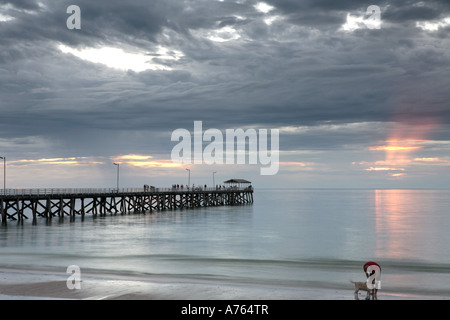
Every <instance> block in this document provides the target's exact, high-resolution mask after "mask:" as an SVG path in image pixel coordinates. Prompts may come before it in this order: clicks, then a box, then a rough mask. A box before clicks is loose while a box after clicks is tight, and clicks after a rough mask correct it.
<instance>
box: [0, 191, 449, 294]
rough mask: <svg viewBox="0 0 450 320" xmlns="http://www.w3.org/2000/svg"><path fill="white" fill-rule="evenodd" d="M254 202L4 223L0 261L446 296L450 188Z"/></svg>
mask: <svg viewBox="0 0 450 320" xmlns="http://www.w3.org/2000/svg"><path fill="white" fill-rule="evenodd" d="M254 198H255V203H254V204H253V205H246V206H237V207H210V208H200V209H195V210H192V209H190V210H174V211H164V212H158V213H152V214H145V215H143V214H133V215H121V214H118V215H107V216H105V217H96V218H94V217H86V218H85V220H84V221H81V219H80V218H79V217H77V219H76V220H75V221H74V222H70V221H69V219H68V218H66V219H64V221H60V220H59V219H58V218H56V219H55V218H54V219H52V221H51V222H46V221H45V219H41V220H38V222H37V225H32V224H31V223H30V222H25V223H23V224H21V225H19V224H17V222H9V223H8V225H7V226H6V227H5V226H2V227H0V267H7V268H16V267H18V268H21V269H44V270H45V269H49V270H51V269H55V268H62V269H64V270H65V268H67V266H69V265H78V266H80V268H81V269H82V270H89V271H95V272H100V273H118V274H123V275H133V276H142V277H146V276H150V275H151V276H155V275H156V276H164V277H171V276H177V277H184V278H195V279H214V280H220V281H236V282H242V283H256V284H258V283H261V284H270V285H275V286H281V287H294V288H295V287H303V286H309V287H320V288H349V280H355V281H364V280H365V276H364V274H363V271H362V265H363V264H364V263H365V262H366V261H369V260H374V261H377V262H378V263H379V264H380V265H381V267H382V290H384V291H386V292H389V291H391V292H409V293H414V292H418V293H419V292H420V293H424V292H425V293H430V294H439V295H444V296H449V297H450V250H449V244H450V212H449V211H450V190H341V189H339V190H336V189H330V190H323V189H321V190H312V189H298V190H292V189H289V190H258V189H257V190H256V191H255V194H254Z"/></svg>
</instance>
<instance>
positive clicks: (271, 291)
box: [0, 269, 450, 302]
mask: <svg viewBox="0 0 450 320" xmlns="http://www.w3.org/2000/svg"><path fill="white" fill-rule="evenodd" d="M68 277H69V275H68V274H67V275H66V274H52V273H48V272H44V271H25V270H19V271H18V270H10V269H1V270H0V280H1V284H0V300H52V299H56V300H66V299H70V300H221V301H226V300H230V301H231V300H252V301H256V302H257V301H259V300H358V299H360V300H364V299H365V297H366V293H365V292H360V293H359V295H358V297H357V298H358V299H355V295H354V293H353V286H352V284H351V283H349V285H348V288H345V289H343V288H326V287H323V288H318V287H315V288H314V287H307V286H305V287H293V286H277V285H270V284H256V283H238V282H234V281H217V280H207V279H186V278H175V277H173V278H171V279H168V278H160V277H148V278H146V279H141V278H140V277H132V276H123V275H112V274H111V275H99V274H97V275H96V274H87V275H85V274H83V277H82V279H81V288H80V289H69V288H68V286H67V279H68ZM448 299H450V296H448V295H438V294H435V293H434V294H433V293H428V294H426V293H422V294H421V293H407V292H392V291H389V292H383V290H380V291H379V293H378V300H448Z"/></svg>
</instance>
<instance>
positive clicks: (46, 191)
mask: <svg viewBox="0 0 450 320" xmlns="http://www.w3.org/2000/svg"><path fill="white" fill-rule="evenodd" d="M246 190H252V189H251V187H245V188H244V187H226V188H204V187H195V188H186V187H184V188H153V187H150V188H147V189H144V188H119V189H117V188H38V189H1V190H0V196H21V195H23V196H40V195H60V194H63V195H64V194H72V195H73V194H77V195H83V194H112V193H126V194H129V193H143V192H144V193H151V192H163V193H167V192H194V191H195V192H197V191H246Z"/></svg>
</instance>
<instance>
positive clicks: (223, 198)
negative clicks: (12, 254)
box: [0, 187, 253, 224]
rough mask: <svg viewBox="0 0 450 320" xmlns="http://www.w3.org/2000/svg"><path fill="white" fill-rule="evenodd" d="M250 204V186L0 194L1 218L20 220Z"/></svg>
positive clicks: (28, 190) (5, 192)
mask: <svg viewBox="0 0 450 320" xmlns="http://www.w3.org/2000/svg"><path fill="white" fill-rule="evenodd" d="M252 203H253V189H252V188H251V187H246V188H238V187H230V188H225V189H220V190H219V189H216V188H206V189H195V190H186V189H185V190H183V189H178V188H168V189H160V188H152V189H150V190H148V191H144V189H142V188H126V189H90V188H80V189H6V190H2V191H1V193H0V216H1V219H2V223H3V224H6V222H7V220H17V221H23V220H24V219H29V218H32V219H33V223H34V222H35V221H36V219H37V218H38V217H43V218H47V219H50V218H52V217H56V216H57V217H64V216H69V217H70V218H71V219H74V218H75V216H77V215H79V216H81V217H82V218H84V216H85V215H87V214H91V215H94V216H95V215H106V214H116V213H145V212H153V211H163V210H174V209H178V208H196V207H209V206H235V205H244V204H252Z"/></svg>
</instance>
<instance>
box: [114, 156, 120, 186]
mask: <svg viewBox="0 0 450 320" xmlns="http://www.w3.org/2000/svg"><path fill="white" fill-rule="evenodd" d="M114 165H115V166H117V193H119V163H115V162H114Z"/></svg>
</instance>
